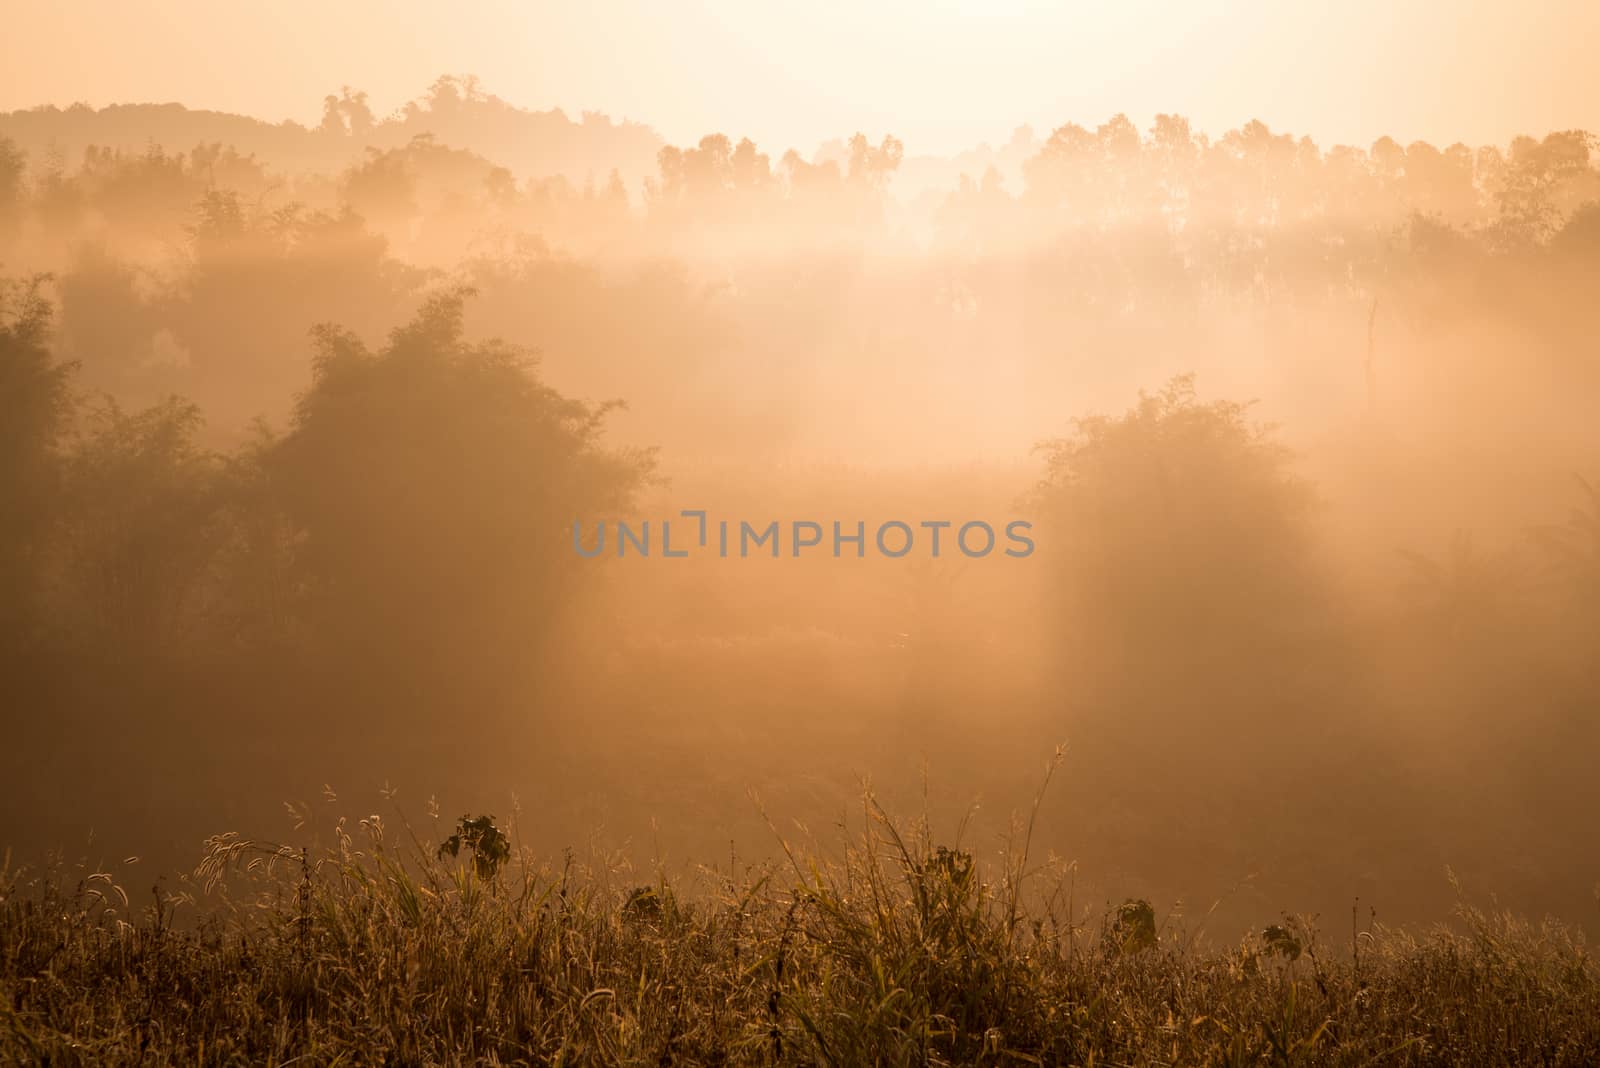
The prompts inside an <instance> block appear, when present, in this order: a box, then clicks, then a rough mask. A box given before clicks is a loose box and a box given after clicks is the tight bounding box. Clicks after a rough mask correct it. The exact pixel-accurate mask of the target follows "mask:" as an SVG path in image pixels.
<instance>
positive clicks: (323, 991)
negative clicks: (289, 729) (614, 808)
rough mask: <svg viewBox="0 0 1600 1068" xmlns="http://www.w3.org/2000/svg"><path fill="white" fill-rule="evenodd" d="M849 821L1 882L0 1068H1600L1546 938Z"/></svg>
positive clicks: (1501, 923)
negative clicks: (6, 1066) (773, 852)
mask: <svg viewBox="0 0 1600 1068" xmlns="http://www.w3.org/2000/svg"><path fill="white" fill-rule="evenodd" d="M863 817H864V818H863V820H862V822H861V824H860V826H857V827H855V828H854V829H853V830H851V829H843V830H841V832H840V834H839V836H838V837H837V839H836V840H835V841H833V842H831V843H827V844H826V845H816V844H813V845H809V846H807V845H797V844H795V843H792V842H789V841H787V840H782V839H780V841H781V843H782V850H781V856H780V859H779V860H777V861H776V862H772V863H765V864H759V865H739V864H738V862H737V858H732V857H730V859H729V864H728V868H727V869H726V870H721V869H718V870H712V869H709V868H707V869H702V870H700V871H698V872H696V873H691V874H689V875H686V876H684V877H682V878H680V879H678V880H677V881H673V880H669V879H667V878H666V877H664V876H662V875H660V874H659V873H658V874H656V875H655V876H653V877H648V878H643V877H641V876H639V875H638V874H636V873H635V872H633V871H632V870H631V869H630V868H629V867H628V865H627V864H626V863H624V862H621V861H618V860H615V859H604V858H598V859H588V860H585V859H582V858H579V857H577V856H574V855H571V854H569V855H567V856H566V857H564V858H562V859H561V860H560V861H559V862H554V863H553V862H549V861H541V860H539V859H538V858H535V857H532V856H530V855H528V853H527V852H526V851H525V850H523V849H521V848H520V847H518V846H517V844H516V842H515V837H516V836H515V826H514V824H512V825H511V826H510V828H509V830H510V832H511V833H510V835H509V836H505V837H500V836H501V835H502V834H503V832H501V831H500V830H499V829H498V828H495V827H493V825H492V823H486V822H483V821H481V820H479V821H473V822H467V821H466V820H463V821H462V822H461V823H459V824H457V825H456V826H455V827H454V828H449V827H448V826H445V825H441V824H439V823H438V821H437V819H436V818H435V820H433V821H431V822H433V823H434V826H433V827H432V828H430V829H429V830H428V833H426V834H424V833H419V832H418V831H416V830H415V829H414V828H413V827H412V826H411V825H410V824H409V823H408V822H406V821H405V820H404V819H403V818H398V819H395V820H394V823H393V825H391V823H389V822H386V821H385V820H384V819H382V818H381V817H379V816H371V817H368V818H366V819H362V820H360V821H358V822H357V823H356V824H355V825H353V826H351V825H348V824H346V823H345V822H344V821H340V823H339V824H338V825H337V827H336V828H335V834H334V836H333V838H332V839H331V841H330V842H329V843H328V844H326V845H323V846H318V847H312V846H310V845H306V846H287V845H282V844H277V843H265V842H258V841H251V840H247V839H244V838H241V837H239V836H237V835H234V834H226V835H221V836H218V837H216V838H214V839H212V840H211V841H210V842H209V844H208V850H207V853H206V855H205V857H204V859H203V860H202V862H201V863H200V865H199V867H198V868H197V870H196V871H195V873H194V874H193V875H192V876H189V877H186V878H184V879H183V880H182V881H181V882H180V884H179V886H178V887H177V888H176V889H174V890H167V889H164V888H162V887H160V886H158V887H157V888H155V890H154V896H153V898H151V899H150V902H149V903H148V904H141V903H140V902H138V901H136V900H132V899H131V898H130V894H129V893H128V892H127V891H125V890H124V889H123V888H122V886H121V885H119V883H118V881H117V879H116V878H115V877H114V876H113V875H112V874H111V873H109V872H98V871H93V870H90V869H88V868H86V867H78V868H73V867H71V866H67V865H64V864H61V863H56V864H54V865H51V866H48V867H47V868H46V869H44V870H41V871H38V872H32V873H29V872H24V871H18V870H12V869H11V868H10V867H9V866H8V867H7V868H6V869H5V870H4V873H3V874H0V994H3V996H0V1017H3V1019H0V1061H5V1062H13V1061H15V1062H23V1063H50V1064H127V1063H138V1064H252V1065H255V1064H271V1065H282V1064H289V1063H294V1064H335V1063H341V1064H368V1063H397V1064H425V1063H441V1064H460V1063H474V1062H487V1063H503V1064H515V1063H521V1064H639V1065H645V1064H648V1065H690V1064H708V1065H715V1064H826V1065H862V1064H884V1065H900V1064H908V1065H909V1064H916V1065H937V1064H975V1065H976V1064H982V1065H1023V1064H1050V1065H1054V1064H1062V1065H1067V1064H1081V1065H1090V1064H1230V1065H1242V1064H1350V1065H1365V1064H1399V1065H1405V1064H1415V1065H1420V1064H1462V1065H1486V1064H1534V1063H1536V1064H1572V1065H1589V1064H1596V1063H1600V968H1597V966H1596V962H1595V960H1594V958H1593V957H1592V956H1591V955H1590V953H1589V951H1588V950H1587V949H1586V948H1585V946H1584V945H1583V943H1582V941H1581V938H1579V937H1577V936H1575V935H1574V934H1572V933H1571V932H1569V931H1568V930H1567V929H1566V928H1564V927H1562V926H1561V925H1559V924H1556V923H1554V922H1545V923H1540V924H1531V923H1528V922H1525V921H1522V920H1519V919H1516V918H1514V917H1511V916H1508V915H1502V914H1499V913H1495V912H1491V911H1485V910H1482V909H1478V908H1475V907H1472V906H1468V905H1462V906H1461V908H1460V909H1459V910H1458V914H1457V916H1456V917H1455V922H1454V923H1452V924H1450V925H1441V926H1439V927H1437V928H1436V929H1434V930H1431V931H1428V932H1426V933H1423V934H1412V933H1407V932H1404V931H1400V930H1392V929H1388V928H1386V927H1384V926H1382V925H1380V924H1377V923H1376V922H1375V921H1374V920H1373V919H1372V918H1370V917H1369V918H1368V919H1367V920H1366V921H1365V922H1362V921H1361V920H1360V917H1356V916H1354V915H1353V916H1352V921H1353V922H1352V927H1351V931H1350V932H1349V936H1348V941H1346V940H1345V937H1344V936H1340V937H1339V938H1338V939H1337V940H1336V941H1337V943H1338V944H1334V943H1333V942H1331V941H1328V940H1325V938H1324V936H1323V935H1322V934H1321V933H1319V931H1318V930H1317V929H1316V926H1315V924H1313V923H1312V922H1311V921H1309V920H1306V919H1299V918H1286V919H1285V920H1284V922H1283V923H1282V924H1279V925H1274V926H1272V927H1269V928H1267V929H1266V930H1264V931H1262V932H1259V933H1253V934H1251V935H1249V936H1248V937H1245V938H1243V939H1241V940H1240V941H1238V942H1236V943H1228V944H1221V945H1219V944H1216V943H1215V942H1212V941H1208V940H1207V935H1206V933H1205V932H1204V931H1203V929H1191V928H1190V927H1188V926H1187V925H1186V924H1185V923H1184V922H1182V921H1181V920H1177V919H1174V918H1172V917H1166V918H1162V917H1159V916H1158V915H1157V912H1156V910H1155V909H1154V908H1153V907H1152V906H1150V905H1149V904H1148V903H1147V902H1142V901H1130V902H1126V903H1124V904H1122V905H1119V906H1114V907H1112V906H1105V907H1100V908H1095V909H1087V908H1083V907H1081V906H1080V905H1079V904H1078V903H1076V902H1074V901H1073V896H1072V882H1071V868H1070V866H1066V865H1061V864H1059V863H1058V862H1056V861H1055V860H1053V859H1051V860H1046V861H1044V862H1035V861H1034V860H1032V859H1031V858H1030V857H1029V846H1028V827H1027V824H1025V823H1024V824H1022V825H1019V826H1018V828H1017V834H1016V836H1015V840H1014V842H1013V843H1012V844H1011V845H1010V846H1008V847H1007V848H1005V849H1004V850H1002V851H1001V853H1000V855H999V856H998V857H996V858H994V859H992V860H990V859H986V858H983V857H977V856H974V855H973V853H972V852H970V851H968V850H967V849H966V848H963V846H962V843H961V841H960V836H959V835H958V836H957V838H956V840H955V841H953V842H948V843H941V842H939V841H936V840H935V837H934V836H933V835H932V834H931V833H930V831H929V827H928V823H927V821H926V819H913V820H909V821H904V820H898V819H896V818H894V817H892V816H891V815H890V814H889V813H887V812H885V811H883V810H882V809H881V808H880V807H879V806H878V805H877V804H876V802H875V801H874V800H873V798H872V797H871V795H870V793H869V794H868V795H867V796H866V797H865V798H864V803H863ZM450 830H453V831H454V833H455V835H456V837H455V838H454V840H453V842H452V841H451V839H449V838H447V837H446V836H445V833H444V832H447V831H450ZM447 844H448V845H453V846H454V849H453V850H451V849H449V848H446V849H444V850H441V848H440V846H441V845H447ZM134 896H138V895H134ZM175 912H176V913H178V914H179V915H180V916H181V915H183V914H187V913H191V912H192V913H193V914H194V915H195V916H196V917H203V918H201V919H198V920H196V921H192V922H188V923H178V922H175V919H174V914H175Z"/></svg>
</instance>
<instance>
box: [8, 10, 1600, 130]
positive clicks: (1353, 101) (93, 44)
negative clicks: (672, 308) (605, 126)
mask: <svg viewBox="0 0 1600 1068" xmlns="http://www.w3.org/2000/svg"><path fill="white" fill-rule="evenodd" d="M8 7H9V8H10V10H8V11H7V13H6V16H5V23H6V33H5V36H4V38H3V40H0V72H3V73H0V109H11V108H19V107H28V106H32V105H34V104H41V103H55V104H61V105H66V104H69V103H72V102H74V101H78V100H82V101H86V102H88V103H91V104H95V105H103V104H107V103H112V102H127V101H169V100H176V101H180V102H182V103H185V104H189V105H191V106H195V107H209V108H216V109H221V110H228V111H239V112H246V113H249V114H253V115H257V116H260V117H263V118H270V119H274V120H276V119H282V118H294V119H298V120H301V121H304V122H315V121H316V120H317V118H318V117H319V116H320V112H321V100H322V97H323V96H324V95H326V94H327V93H328V92H330V91H336V90H337V89H338V87H339V86H340V85H344V84H349V85H351V86H354V87H355V88H358V89H365V90H367V91H368V93H370V94H371V98H372V102H373V105H374V108H375V109H376V110H377V111H379V112H380V113H385V112H388V111H389V110H391V109H393V108H396V107H398V106H399V105H400V104H402V103H403V102H404V101H406V100H408V99H411V98H413V97H416V96H418V95H420V94H421V93H422V91H423V90H424V89H425V88H426V87H427V85H428V84H429V83H430V82H432V81H433V79H434V78H436V77H437V76H438V75H440V74H444V73H453V74H476V75H478V77H479V78H480V79H481V81H482V83H483V85H484V87H485V88H486V89H487V90H489V91H490V92H493V93H495V94H497V95H499V96H501V97H504V98H505V99H507V100H509V101H511V102H512V103H515V104H519V105H523V106H527V107H534V108H546V107H552V106H558V107H561V108H564V109H567V111H568V112H569V113H570V114H572V115H574V116H576V115H577V114H578V113H579V112H581V111H584V110H593V111H604V112H607V113H609V114H611V115H613V116H616V117H628V118H634V119H638V120H641V121H645V122H649V123H650V124H651V125H653V126H655V127H656V128H657V129H658V130H660V131H661V133H662V134H663V135H664V136H666V137H667V138H668V139H669V140H671V141H674V142H680V143H681V142H688V141H691V140H694V139H697V138H698V137H699V136H700V135H701V134H703V133H707V132H711V131H714V130H716V131H722V132H725V133H728V134H731V135H734V136H742V135H748V136H751V137H754V138H755V139H756V140H757V142H758V143H760V144H761V145H762V146H763V147H765V148H770V149H777V150H781V149H782V148H784V147H789V146H796V147H800V148H802V149H805V150H808V151H809V150H810V149H811V148H814V147H815V146H816V144H817V143H818V142H820V141H822V140H824V139H826V138H829V137H835V136H840V135H846V136H847V135H849V134H850V133H852V132H854V131H856V130H858V129H859V130H863V131H865V132H867V133H869V134H871V135H873V136H874V137H876V136H878V135H880V134H882V133H885V132H889V133H894V134H896V135H897V136H899V137H900V138H902V139H903V140H904V141H905V142H906V145H907V149H908V151H910V152H912V153H919V152H939V153H947V152H951V151H955V150H959V149H962V148H966V147H970V146H971V145H973V144H975V143H976V142H978V141H980V140H990V141H999V140H1004V139H1005V137H1006V135H1007V134H1008V133H1009V131H1010V129H1011V128H1012V127H1014V126H1016V125H1018V124H1021V123H1023V122H1027V123H1031V124H1033V125H1034V126H1035V128H1036V129H1037V130H1038V131H1039V132H1040V133H1041V134H1043V133H1045V132H1047V131H1048V130H1049V129H1051V128H1053V127H1055V126H1058V125H1060V124H1061V123H1062V122H1065V121H1068V120H1071V121H1076V122H1081V123H1084V124H1086V125H1092V124H1094V123H1098V122H1101V121H1104V120H1105V119H1106V118H1107V117H1109V116H1110V115H1112V114H1114V113H1115V112H1118V111H1123V112H1126V113H1128V115H1129V116H1130V117H1132V118H1133V119H1134V121H1135V122H1137V123H1138V124H1139V125H1140V126H1141V127H1147V126H1148V124H1149V121H1150V119H1151V117H1152V116H1153V115H1155V114H1156V113H1157V112H1161V111H1177V112H1180V113H1182V114H1185V115H1188V116H1189V117H1190V118H1191V119H1192V120H1193V121H1194V123H1195V125H1196V126H1197V127H1198V128H1199V129H1202V130H1205V131H1207V132H1210V133H1213V134H1215V133H1220V132H1222V131H1224V130H1227V129H1229V128H1232V127H1234V126H1237V125H1239V124H1240V123H1242V122H1244V121H1246V120H1248V119H1251V118H1261V119H1263V120H1265V121H1266V122H1267V123H1268V124H1269V125H1270V126H1272V127H1273V128H1274V129H1286V130H1288V131H1290V132H1294V133H1297V134H1300V133H1308V134H1310V135H1312V136H1313V137H1314V138H1315V139H1316V140H1317V141H1318V142H1319V143H1323V144H1331V143H1335V142H1349V143H1356V144H1362V145H1366V144H1370V143H1371V142H1372V141H1373V140H1374V139H1375V138H1376V137H1377V136H1379V135H1380V134H1385V133H1387V134H1390V135H1392V136H1394V137H1396V138H1397V139H1399V140H1401V141H1402V142H1407V141H1411V140H1414V139H1417V138H1424V139H1427V140H1432V141H1436V142H1439V143H1441V144H1445V143H1449V142H1451V141H1455V140H1465V141H1468V142H1472V143H1483V142H1503V141H1505V140H1507V139H1508V138H1509V137H1510V136H1511V135H1513V134H1514V133H1522V132H1527V133H1538V134H1542V133H1544V132H1546V131H1548V130H1551V129H1561V128H1568V127H1573V126H1581V127H1584V128H1587V129H1591V130H1600V64H1596V62H1595V59H1594V47H1593V46H1594V42H1595V41H1596V40H1600V0H1550V2H1546V3H1537V2H1535V3H1523V4H1510V3H1493V4H1491V3H1483V2H1478V0H1386V2H1375V0H1345V2H1343V3H1338V4H1332V3H1329V4H1323V5H1313V4H1311V3H1288V2H1282V0H1277V2H1271V3H1267V2H1262V3H1253V2H1239V3H1231V4H1206V3H1198V2H1194V3H1191V2H1183V0H1173V2H1171V3H1164V4H1157V3H1148V2H1129V0H1124V2H1118V3H1110V2H1107V3H1088V2H1081V0H1075V2H1058V3H1026V2H1022V0H966V2H948V0H946V2H939V0H922V2H920V3H899V2H893V3H890V2H878V3H874V2H872V0H854V2H849V3H835V2H821V0H810V2H806V3H796V2H786V3H778V2H775V0H715V2H706V3H692V2H689V0H678V2H671V0H660V2H656V3H646V2H637V3H622V2H617V0H574V2H572V3H568V4H554V3H542V2H531V0H530V2H522V3H512V2H504V0H502V2H494V3H489V2H479V3H473V2H470V0H468V2H465V3H460V4H445V3H419V2H412V0H407V2H399V0H383V2H375V0H318V2H316V3H307V2H304V0H275V2H273V3H246V2H243V0H162V2H160V3H154V2H152V3H128V2H125V0H116V2H103V3H92V2H87V0H50V2H39V3H17V4H14V5H9V4H8ZM1313 7H1317V8H1319V9H1320V10H1319V11H1315V12H1313V10H1312V9H1313Z"/></svg>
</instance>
